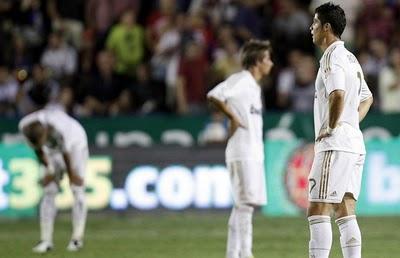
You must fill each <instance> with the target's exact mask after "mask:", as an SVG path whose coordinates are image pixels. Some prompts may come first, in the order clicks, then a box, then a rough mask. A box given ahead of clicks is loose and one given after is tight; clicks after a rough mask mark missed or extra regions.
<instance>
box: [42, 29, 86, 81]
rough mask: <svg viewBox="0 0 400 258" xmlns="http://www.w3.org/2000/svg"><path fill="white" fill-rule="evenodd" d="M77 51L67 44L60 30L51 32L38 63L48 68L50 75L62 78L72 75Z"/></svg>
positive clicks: (75, 66)
mask: <svg viewBox="0 0 400 258" xmlns="http://www.w3.org/2000/svg"><path fill="white" fill-rule="evenodd" d="M77 61H78V60H77V53H76V51H75V49H73V48H72V47H70V46H68V45H67V44H66V43H65V41H64V38H63V34H62V33H61V32H60V31H56V32H52V33H51V34H50V35H49V38H48V44H47V47H46V49H45V50H44V52H43V54H42V57H41V61H40V63H41V64H42V65H43V66H44V67H45V68H48V69H50V72H51V77H53V78H54V79H57V80H59V79H63V78H65V77H71V76H72V75H74V73H75V72H76V69H77Z"/></svg>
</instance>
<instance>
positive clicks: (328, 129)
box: [326, 125, 338, 135]
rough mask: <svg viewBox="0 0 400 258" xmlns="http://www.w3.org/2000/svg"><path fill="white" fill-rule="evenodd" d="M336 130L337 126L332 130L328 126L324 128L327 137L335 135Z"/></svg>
mask: <svg viewBox="0 0 400 258" xmlns="http://www.w3.org/2000/svg"><path fill="white" fill-rule="evenodd" d="M337 128H338V127H337V126H336V127H334V128H331V127H330V126H329V125H328V127H327V128H326V132H327V133H328V134H329V135H333V134H335V133H336V130H337Z"/></svg>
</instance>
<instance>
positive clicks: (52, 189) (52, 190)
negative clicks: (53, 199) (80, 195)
mask: <svg viewBox="0 0 400 258" xmlns="http://www.w3.org/2000/svg"><path fill="white" fill-rule="evenodd" d="M57 193H58V187H57V185H56V184H55V183H54V182H51V183H50V184H47V185H46V186H45V187H44V188H43V195H44V196H56V195H57Z"/></svg>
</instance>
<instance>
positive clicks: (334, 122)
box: [328, 90, 344, 128]
mask: <svg viewBox="0 0 400 258" xmlns="http://www.w3.org/2000/svg"><path fill="white" fill-rule="evenodd" d="M343 107H344V91H342V90H335V91H332V92H331V94H330V95H329V123H328V125H329V127H330V128H336V127H337V126H338V122H339V119H340V116H341V115H342V112H343Z"/></svg>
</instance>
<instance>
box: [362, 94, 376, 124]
mask: <svg viewBox="0 0 400 258" xmlns="http://www.w3.org/2000/svg"><path fill="white" fill-rule="evenodd" d="M373 102H374V98H373V97H372V96H371V97H370V98H368V99H366V100H364V101H362V102H361V103H360V106H359V107H358V114H359V115H358V117H359V121H360V122H361V121H362V120H363V119H364V117H365V116H366V115H367V113H368V111H369V108H370V107H371V105H372V103H373Z"/></svg>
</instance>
